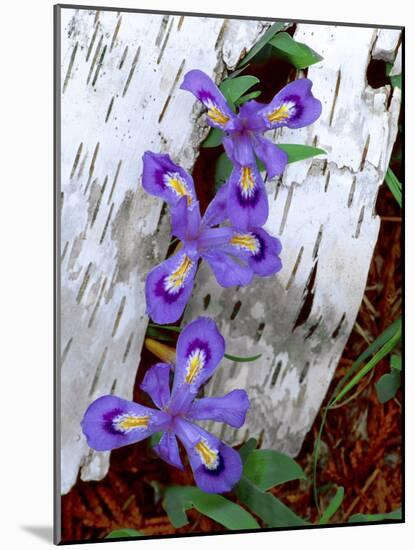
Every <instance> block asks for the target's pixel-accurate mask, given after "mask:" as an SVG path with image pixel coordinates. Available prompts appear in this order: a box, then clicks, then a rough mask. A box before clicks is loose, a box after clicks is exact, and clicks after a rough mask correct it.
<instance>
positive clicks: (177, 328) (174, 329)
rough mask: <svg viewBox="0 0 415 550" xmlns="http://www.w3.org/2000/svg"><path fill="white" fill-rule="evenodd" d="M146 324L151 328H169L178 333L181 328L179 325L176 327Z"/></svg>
mask: <svg viewBox="0 0 415 550" xmlns="http://www.w3.org/2000/svg"><path fill="white" fill-rule="evenodd" d="M148 326H149V327H152V328H157V329H160V328H162V329H163V330H171V332H178V333H180V332H181V330H182V329H181V328H180V327H176V326H174V325H156V324H154V323H149V324H148Z"/></svg>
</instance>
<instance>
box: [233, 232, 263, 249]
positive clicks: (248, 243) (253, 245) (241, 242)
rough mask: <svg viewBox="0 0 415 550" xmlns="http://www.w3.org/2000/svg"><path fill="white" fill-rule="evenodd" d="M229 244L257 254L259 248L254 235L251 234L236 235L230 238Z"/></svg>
mask: <svg viewBox="0 0 415 550" xmlns="http://www.w3.org/2000/svg"><path fill="white" fill-rule="evenodd" d="M230 242H231V244H233V245H234V246H237V247H239V248H244V249H245V250H249V251H250V252H257V251H258V247H259V245H258V241H257V239H256V238H255V235H252V233H246V234H241V233H238V234H236V235H234V236H233V237H232V238H231V241H230Z"/></svg>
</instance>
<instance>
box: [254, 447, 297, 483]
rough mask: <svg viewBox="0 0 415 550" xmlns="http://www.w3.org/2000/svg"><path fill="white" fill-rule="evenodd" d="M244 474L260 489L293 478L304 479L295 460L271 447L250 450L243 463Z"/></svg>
mask: <svg viewBox="0 0 415 550" xmlns="http://www.w3.org/2000/svg"><path fill="white" fill-rule="evenodd" d="M244 476H245V477H247V478H248V479H249V480H250V481H252V483H254V484H255V485H256V486H257V487H258V488H259V489H261V490H262V491H266V490H267V489H271V487H275V486H276V485H280V484H281V483H286V482H287V481H292V480H293V479H306V476H305V474H304V472H303V470H302V468H301V467H300V466H299V465H298V464H297V463H296V462H295V460H293V459H292V458H290V457H289V456H287V455H285V454H283V453H280V452H278V451H274V450H271V449H263V450H257V451H252V452H251V453H250V454H249V456H248V458H247V460H246V462H245V465H244Z"/></svg>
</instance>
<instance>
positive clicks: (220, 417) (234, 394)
mask: <svg viewBox="0 0 415 550" xmlns="http://www.w3.org/2000/svg"><path fill="white" fill-rule="evenodd" d="M248 409H249V399H248V395H247V393H246V391H245V390H233V391H231V392H230V393H228V394H226V395H224V396H223V397H204V398H202V399H196V400H195V401H194V402H193V404H192V406H191V408H190V410H189V412H188V413H187V417H188V418H190V419H192V420H213V421H215V422H226V424H229V425H230V426H232V427H233V428H240V427H241V426H242V425H243V424H244V422H245V416H246V413H247V411H248Z"/></svg>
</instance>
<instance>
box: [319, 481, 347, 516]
mask: <svg viewBox="0 0 415 550" xmlns="http://www.w3.org/2000/svg"><path fill="white" fill-rule="evenodd" d="M343 498H344V487H337V491H336V494H335V495H334V497H333V498H332V499H331V501H330V504H329V505H328V506H327V508H326V509H325V510H324V512H323V515H322V516H321V518H320V520H319V524H320V525H324V524H325V523H328V522H329V520H330V519H331V518H332V517H333V516H334V514H335V513H336V512H337V510H338V509H339V508H340V506H341V504H342V502H343Z"/></svg>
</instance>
